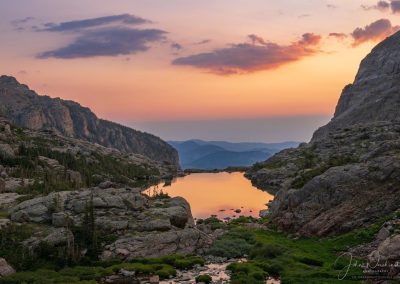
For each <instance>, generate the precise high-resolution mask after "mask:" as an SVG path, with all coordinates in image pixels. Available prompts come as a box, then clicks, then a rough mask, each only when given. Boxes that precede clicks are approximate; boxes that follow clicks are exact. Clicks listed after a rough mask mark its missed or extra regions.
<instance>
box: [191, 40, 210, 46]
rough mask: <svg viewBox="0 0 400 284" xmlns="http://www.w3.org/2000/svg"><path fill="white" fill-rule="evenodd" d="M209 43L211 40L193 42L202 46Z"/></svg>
mask: <svg viewBox="0 0 400 284" xmlns="http://www.w3.org/2000/svg"><path fill="white" fill-rule="evenodd" d="M210 42H211V39H203V40H201V41H198V42H195V44H198V45H202V44H207V43H210Z"/></svg>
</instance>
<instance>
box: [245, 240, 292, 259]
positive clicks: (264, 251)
mask: <svg viewBox="0 0 400 284" xmlns="http://www.w3.org/2000/svg"><path fill="white" fill-rule="evenodd" d="M284 251H285V248H284V247H282V246H279V245H274V244H261V243H258V244H257V245H256V246H255V247H254V248H253V249H252V250H251V252H250V256H251V258H262V259H269V258H276V257H277V256H280V255H282V254H283V253H284Z"/></svg>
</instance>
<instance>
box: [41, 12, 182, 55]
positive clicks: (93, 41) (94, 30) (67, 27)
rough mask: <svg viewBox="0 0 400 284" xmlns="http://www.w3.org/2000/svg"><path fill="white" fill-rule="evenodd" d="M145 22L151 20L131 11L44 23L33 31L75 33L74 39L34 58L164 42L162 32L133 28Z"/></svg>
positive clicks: (132, 49) (130, 49) (128, 50)
mask: <svg viewBox="0 0 400 284" xmlns="http://www.w3.org/2000/svg"><path fill="white" fill-rule="evenodd" d="M146 23H151V22H150V21H149V20H146V19H143V18H140V17H137V16H134V15H130V14H122V15H113V16H107V17H98V18H91V19H81V20H76V21H68V22H62V23H47V24H44V25H41V27H37V28H34V30H35V31H37V32H52V33H61V34H64V33H66V32H67V33H72V34H74V35H76V38H75V39H73V40H72V42H70V43H69V44H66V45H65V46H62V47H60V48H57V49H54V50H50V51H45V52H42V53H40V54H38V55H37V57H38V58H42V59H44V58H51V57H53V58H63V59H70V58H87V57H95V56H118V55H129V54H135V53H138V52H144V51H146V50H148V49H149V48H150V43H154V42H165V41H166V36H165V35H166V32H165V31H162V30H159V29H138V28H134V27H133V26H134V25H140V24H146ZM177 47H178V46H175V48H177Z"/></svg>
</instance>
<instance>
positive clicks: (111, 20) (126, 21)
mask: <svg viewBox="0 0 400 284" xmlns="http://www.w3.org/2000/svg"><path fill="white" fill-rule="evenodd" d="M147 23H151V21H149V20H146V19H143V18H140V17H137V16H134V15H129V14H122V15H113V16H106V17H98V18H91V19H83V20H76V21H69V22H62V23H59V24H57V23H46V24H44V27H42V28H39V30H41V31H49V32H70V31H79V30H82V29H87V28H93V27H99V26H104V25H109V24H122V25H141V24H147Z"/></svg>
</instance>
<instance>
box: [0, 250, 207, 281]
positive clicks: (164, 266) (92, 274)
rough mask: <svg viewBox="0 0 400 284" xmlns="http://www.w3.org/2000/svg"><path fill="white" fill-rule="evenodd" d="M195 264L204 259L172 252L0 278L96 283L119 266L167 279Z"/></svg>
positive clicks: (42, 269) (38, 270) (116, 270)
mask: <svg viewBox="0 0 400 284" xmlns="http://www.w3.org/2000/svg"><path fill="white" fill-rule="evenodd" d="M194 265H204V260H203V259H202V258H201V257H198V256H181V255H171V256H166V257H160V258H149V259H135V260H132V261H129V262H119V261H110V262H93V263H91V264H90V265H86V266H82V265H75V266H67V267H63V268H58V269H55V268H50V267H42V268H41V269H37V270H30V271H23V272H18V273H16V274H14V275H12V276H8V277H4V278H0V283H1V284H17V283H40V284H42V283H44V284H47V283H49V284H50V283H71V284H75V283H80V284H89V283H98V281H99V280H100V279H101V278H102V277H105V276H109V275H112V274H115V273H118V272H119V271H120V270H121V269H124V270H127V271H135V273H136V274H138V275H140V274H142V275H158V276H159V277H160V278H161V279H168V278H170V277H173V276H175V275H176V269H190V268H193V267H194ZM206 283H207V282H206Z"/></svg>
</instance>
